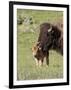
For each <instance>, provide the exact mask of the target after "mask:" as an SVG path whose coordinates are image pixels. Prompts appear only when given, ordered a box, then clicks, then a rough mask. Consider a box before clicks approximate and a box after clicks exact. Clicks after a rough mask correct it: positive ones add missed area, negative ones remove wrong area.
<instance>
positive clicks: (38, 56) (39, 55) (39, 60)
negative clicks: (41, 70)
mask: <svg viewBox="0 0 71 90" xmlns="http://www.w3.org/2000/svg"><path fill="white" fill-rule="evenodd" d="M32 52H33V56H34V58H35V62H36V65H37V66H43V62H44V58H46V63H47V65H49V59H48V57H49V53H48V52H43V50H42V49H41V48H40V42H37V44H35V45H34V46H33V47H32Z"/></svg>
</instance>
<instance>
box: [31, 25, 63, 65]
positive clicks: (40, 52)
mask: <svg viewBox="0 0 71 90" xmlns="http://www.w3.org/2000/svg"><path fill="white" fill-rule="evenodd" d="M61 26H62V27H63V25H61ZM50 49H54V50H56V51H57V52H59V53H60V54H61V55H63V30H61V27H58V25H53V24H51V23H43V24H41V25H40V33H39V37H38V41H37V43H36V45H34V46H33V48H32V51H33V55H34V57H35V60H36V64H39V65H43V61H44V58H45V57H46V62H47V65H49V50H50Z"/></svg>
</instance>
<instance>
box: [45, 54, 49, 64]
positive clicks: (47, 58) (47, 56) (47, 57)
mask: <svg viewBox="0 0 71 90" xmlns="http://www.w3.org/2000/svg"><path fill="white" fill-rule="evenodd" d="M46 64H47V65H48V66H49V52H47V54H46Z"/></svg>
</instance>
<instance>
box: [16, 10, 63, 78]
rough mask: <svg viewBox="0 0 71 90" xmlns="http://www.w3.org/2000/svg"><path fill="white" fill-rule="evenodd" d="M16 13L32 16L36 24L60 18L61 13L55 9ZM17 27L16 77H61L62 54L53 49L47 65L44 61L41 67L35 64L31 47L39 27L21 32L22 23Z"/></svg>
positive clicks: (22, 29)
mask: <svg viewBox="0 0 71 90" xmlns="http://www.w3.org/2000/svg"><path fill="white" fill-rule="evenodd" d="M17 15H21V16H22V17H24V16H27V17H29V16H32V17H33V19H34V21H37V24H36V26H37V25H39V24H40V22H47V20H49V21H50V22H51V21H55V20H58V19H59V18H62V16H63V13H62V12H57V11H55V12H53V11H48V12H47V11H44V12H42V11H33V10H17ZM34 25H35V24H34ZM29 26H30V25H29ZM29 26H28V27H29ZM31 26H32V25H31ZM17 28H18V31H17V35H18V37H17V38H18V39H17V41H18V46H17V54H18V55H17V56H18V57H17V79H18V80H35V79H36V80H37V79H55V78H63V56H61V55H60V54H59V53H57V52H55V51H53V50H51V51H50V52H49V67H47V65H46V63H45V61H44V65H43V67H36V65H35V60H34V58H33V55H32V50H31V48H32V46H33V44H34V42H36V41H37V39H38V35H39V28H38V29H37V30H36V31H35V32H23V31H24V30H25V28H26V27H25V25H24V24H22V25H18V26H17Z"/></svg>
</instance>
